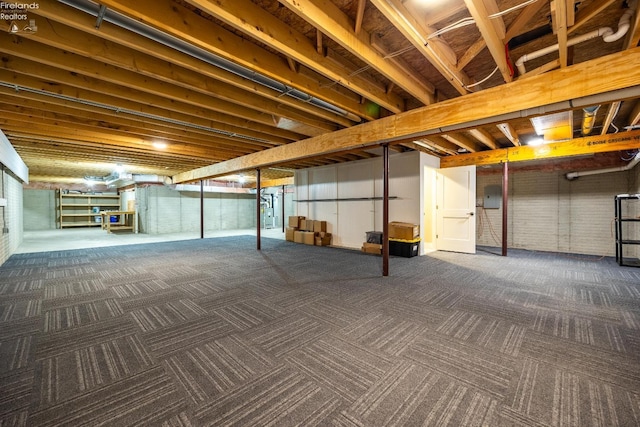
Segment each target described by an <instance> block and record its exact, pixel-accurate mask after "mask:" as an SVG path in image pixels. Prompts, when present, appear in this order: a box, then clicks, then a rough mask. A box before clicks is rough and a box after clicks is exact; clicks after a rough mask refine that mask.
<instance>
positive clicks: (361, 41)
mask: <svg viewBox="0 0 640 427" xmlns="http://www.w3.org/2000/svg"><path fill="white" fill-rule="evenodd" d="M191 1H192V2H193V1H195V0H191ZM238 1H239V0H233V2H234V3H236V2H238ZM279 1H280V3H282V4H284V5H285V6H286V7H288V8H289V9H290V10H291V11H292V12H294V13H296V14H298V15H299V16H300V17H301V18H302V19H304V20H306V21H307V22H309V23H310V24H312V25H313V26H315V27H316V28H319V29H321V30H322V32H323V33H324V34H327V35H330V36H331V38H332V39H333V40H334V41H335V42H337V43H338V44H340V45H341V46H342V47H343V48H344V49H346V50H347V51H349V52H350V53H351V54H352V55H355V56H356V57H358V58H359V59H361V60H362V61H364V62H366V63H367V64H369V66H370V67H371V68H373V69H375V70H377V71H378V72H379V73H381V74H382V75H384V76H385V77H386V78H388V79H389V80H391V81H393V82H394V83H395V84H396V85H398V86H400V87H401V88H403V89H404V90H406V91H407V92H408V93H410V94H411V95H412V96H413V97H415V98H416V99H418V100H419V101H420V102H422V103H423V104H425V105H429V104H430V103H431V102H432V98H430V94H429V93H428V92H426V91H425V90H424V87H423V86H422V85H419V84H416V81H420V76H412V75H410V74H409V73H408V71H407V70H405V69H402V68H400V67H398V66H396V65H395V64H394V63H393V62H390V61H386V60H385V59H384V58H383V57H381V56H380V54H378V53H377V52H376V51H375V49H373V47H372V46H371V44H370V38H371V37H370V35H369V34H368V33H367V32H365V31H364V30H361V31H360V33H359V34H355V32H354V30H353V28H352V25H351V21H350V19H349V17H348V16H347V15H346V14H345V13H344V12H342V10H340V8H339V7H338V6H336V5H335V4H333V3H332V2H330V1H321V0H279ZM198 3H208V2H204V1H202V0H200V1H198ZM363 95H364V94H363Z"/></svg>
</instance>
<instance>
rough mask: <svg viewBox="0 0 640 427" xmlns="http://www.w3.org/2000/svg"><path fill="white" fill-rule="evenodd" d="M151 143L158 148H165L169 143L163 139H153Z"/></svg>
mask: <svg viewBox="0 0 640 427" xmlns="http://www.w3.org/2000/svg"><path fill="white" fill-rule="evenodd" d="M151 145H153V147H154V148H157V149H158V150H164V149H165V148H167V143H166V142H162V141H153V143H151Z"/></svg>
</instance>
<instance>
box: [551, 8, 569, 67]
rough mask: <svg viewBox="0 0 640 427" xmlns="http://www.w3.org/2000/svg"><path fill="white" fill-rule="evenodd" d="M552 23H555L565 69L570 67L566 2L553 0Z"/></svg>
mask: <svg viewBox="0 0 640 427" xmlns="http://www.w3.org/2000/svg"><path fill="white" fill-rule="evenodd" d="M551 22H552V23H553V30H554V32H555V33H556V35H557V36H558V52H559V55H560V68H564V67H566V66H567V65H568V51H567V34H568V33H567V28H568V26H567V2H566V0H553V1H552V2H551Z"/></svg>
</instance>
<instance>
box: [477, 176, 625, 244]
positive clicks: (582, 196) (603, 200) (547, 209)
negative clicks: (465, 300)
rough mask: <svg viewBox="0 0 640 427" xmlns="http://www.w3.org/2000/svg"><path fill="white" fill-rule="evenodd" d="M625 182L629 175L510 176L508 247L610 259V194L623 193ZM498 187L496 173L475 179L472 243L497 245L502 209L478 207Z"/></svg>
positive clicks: (611, 217)
mask: <svg viewBox="0 0 640 427" xmlns="http://www.w3.org/2000/svg"><path fill="white" fill-rule="evenodd" d="M636 174H637V172H636ZM631 181H632V172H631V171H627V172H615V173H608V174H601V175H592V176H583V177H580V178H578V179H576V180H574V181H568V180H567V179H566V178H565V177H564V173H563V172H559V171H554V172H517V171H516V172H512V173H510V175H509V200H508V233H507V244H508V246H509V247H511V248H522V249H530V250H540V251H552V252H568V253H578V254H591V255H607V256H614V255H615V238H614V234H613V217H614V196H615V195H616V194H620V193H627V192H629V191H630V190H631V187H630V183H631ZM501 183H502V176H501V175H500V174H497V175H479V176H478V179H477V199H478V202H479V203H478V204H479V205H480V206H479V207H478V215H479V216H480V220H479V225H478V228H477V244H478V245H486V246H500V245H501V239H502V235H501V231H502V205H501V207H500V209H484V208H483V207H481V205H482V199H483V197H484V190H485V187H486V186H487V185H492V184H497V185H501ZM491 230H493V232H491Z"/></svg>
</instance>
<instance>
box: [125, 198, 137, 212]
mask: <svg viewBox="0 0 640 427" xmlns="http://www.w3.org/2000/svg"><path fill="white" fill-rule="evenodd" d="M127 210H128V211H135V210H136V200H135V199H133V200H127Z"/></svg>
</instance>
